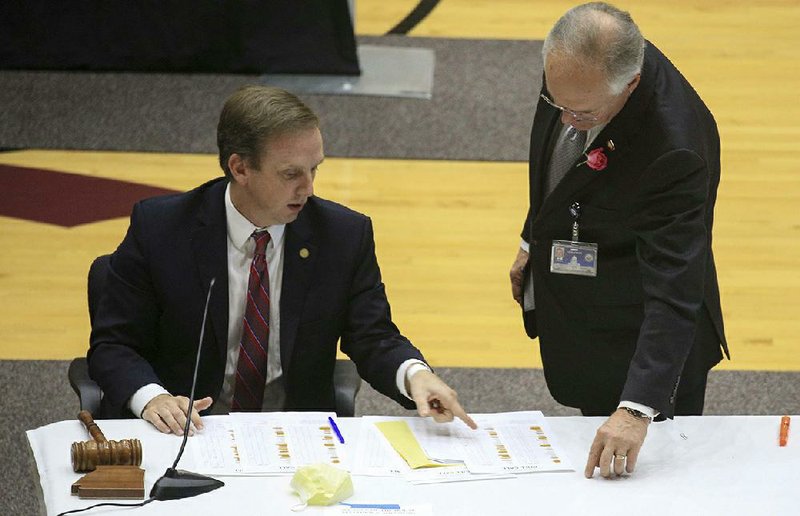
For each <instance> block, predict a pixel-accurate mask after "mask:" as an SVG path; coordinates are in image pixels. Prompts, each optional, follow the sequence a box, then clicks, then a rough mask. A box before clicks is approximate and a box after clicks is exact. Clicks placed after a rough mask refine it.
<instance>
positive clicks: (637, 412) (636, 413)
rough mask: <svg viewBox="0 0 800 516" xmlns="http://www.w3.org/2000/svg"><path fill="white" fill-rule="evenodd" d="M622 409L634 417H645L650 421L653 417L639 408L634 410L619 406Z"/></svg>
mask: <svg viewBox="0 0 800 516" xmlns="http://www.w3.org/2000/svg"><path fill="white" fill-rule="evenodd" d="M620 408H621V409H622V410H624V411H625V412H627V413H628V414H630V415H632V416H633V417H635V418H636V419H646V420H647V421H648V422H652V421H653V418H652V417H650V416H648V415H647V414H645V413H644V412H642V411H641V410H636V409H634V408H630V407H620Z"/></svg>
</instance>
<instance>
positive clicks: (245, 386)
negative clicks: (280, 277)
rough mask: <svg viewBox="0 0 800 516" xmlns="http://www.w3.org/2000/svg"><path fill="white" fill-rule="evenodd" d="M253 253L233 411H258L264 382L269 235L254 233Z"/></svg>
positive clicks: (267, 336)
mask: <svg viewBox="0 0 800 516" xmlns="http://www.w3.org/2000/svg"><path fill="white" fill-rule="evenodd" d="M252 237H253V239H254V240H255V241H256V253H255V255H254V256H253V261H252V263H251V264H250V279H249V282H248V285H247V306H246V308H245V311H244V322H243V323H242V338H241V340H240V342H239V362H238V364H237V365H236V384H235V387H234V389H233V403H232V404H231V410H234V411H260V410H261V405H262V403H263V400H264V385H265V383H266V380H267V350H268V349H269V346H268V343H269V271H268V270H267V257H266V254H265V252H266V249H267V243H268V242H269V233H268V232H266V231H261V232H255V233H253V235H252Z"/></svg>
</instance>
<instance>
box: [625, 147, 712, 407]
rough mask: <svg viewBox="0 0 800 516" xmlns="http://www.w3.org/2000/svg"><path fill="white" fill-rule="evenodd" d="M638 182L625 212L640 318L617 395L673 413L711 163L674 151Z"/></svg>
mask: <svg viewBox="0 0 800 516" xmlns="http://www.w3.org/2000/svg"><path fill="white" fill-rule="evenodd" d="M639 188H640V190H641V195H639V199H641V201H640V203H639V204H637V206H636V207H635V209H634V212H633V213H632V214H630V215H631V220H632V221H633V229H634V231H635V233H636V251H637V260H638V263H639V270H640V273H641V278H642V287H643V290H644V296H645V299H644V322H643V324H642V327H641V330H640V333H639V338H638V341H637V346H636V351H635V353H634V356H633V359H632V361H631V365H630V368H629V371H628V377H627V381H626V384H625V387H624V390H623V393H622V397H621V399H625V400H630V401H635V402H638V403H642V404H644V405H647V406H650V407H653V408H655V409H656V410H658V411H660V412H662V413H663V414H665V415H666V416H668V417H671V416H672V413H673V411H674V395H675V392H676V390H677V386H678V381H679V379H680V373H681V370H682V369H683V364H684V362H685V360H686V357H687V356H688V354H689V351H690V349H691V346H692V343H693V341H694V331H695V320H696V318H697V314H698V312H699V310H700V308H701V307H702V302H703V291H704V284H703V283H704V271H705V267H706V260H707V256H708V236H707V230H706V225H705V211H706V202H707V198H708V171H707V168H706V166H705V163H704V162H703V160H702V159H701V158H700V157H699V156H698V155H697V154H695V153H693V152H691V151H688V150H678V151H672V152H670V153H667V154H665V155H663V156H661V157H660V158H659V159H658V160H656V161H655V162H654V163H653V164H652V165H651V166H650V167H649V168H648V170H647V172H646V173H645V174H644V175H643V176H642V178H641V184H640V186H639Z"/></svg>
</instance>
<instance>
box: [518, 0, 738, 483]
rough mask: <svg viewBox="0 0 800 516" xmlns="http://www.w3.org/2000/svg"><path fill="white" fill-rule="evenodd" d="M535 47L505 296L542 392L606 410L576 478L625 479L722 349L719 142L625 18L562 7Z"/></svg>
mask: <svg viewBox="0 0 800 516" xmlns="http://www.w3.org/2000/svg"><path fill="white" fill-rule="evenodd" d="M542 53H543V56H544V84H543V88H542V93H541V97H540V101H539V103H538V106H537V109H536V115H535V118H534V122H533V130H532V133H531V148H530V209H529V212H528V217H527V220H526V222H525V226H524V229H523V233H522V237H523V243H522V248H521V249H520V250H519V252H518V255H517V258H516V260H515V262H514V264H513V266H512V269H511V283H512V291H513V295H514V298H515V299H516V300H517V301H518V302H519V303H520V304H521V305H522V306H523V309H524V310H523V314H524V322H525V328H526V331H527V333H528V335H529V336H530V337H531V338H535V337H537V336H538V337H539V343H540V350H541V356H542V363H543V365H544V372H545V378H546V380H547V384H548V387H549V389H550V392H551V393H552V395H553V397H554V398H555V399H556V400H558V401H559V402H560V403H563V404H565V405H569V406H573V407H577V408H580V409H581V411H582V412H583V414H584V415H589V416H600V415H603V416H610V417H609V419H608V420H607V421H606V422H605V423H604V424H603V426H602V427H601V428H600V429H599V430H598V433H597V436H596V438H595V441H594V443H593V444H592V447H591V450H590V453H589V459H588V461H587V465H586V470H585V473H586V475H587V476H588V477H591V476H592V475H593V472H594V468H595V467H600V469H601V474H602V475H603V476H612V475H615V474H622V473H623V472H624V471H627V472H628V473H630V472H632V471H633V469H634V466H635V464H636V459H637V456H638V453H639V450H640V448H641V446H642V443H643V442H644V438H645V435H646V433H647V426H648V424H649V423H650V421H651V420H652V419H653V418H656V417H657V418H660V419H663V418H671V417H673V415H675V414H679V415H689V414H701V413H702V410H703V403H704V396H705V388H706V379H707V375H708V370H709V369H710V368H711V367H713V366H714V365H715V364H716V363H718V362H719V361H720V360H721V358H722V351H721V348H723V349H724V350H725V353H726V354H727V344H726V343H725V337H724V332H723V324H722V313H721V308H720V300H719V287H718V285H717V276H716V269H715V265H714V257H713V254H712V251H711V228H712V221H713V212H714V203H715V201H716V195H717V185H718V184H719V174H720V159H719V153H720V151H719V136H718V133H717V127H716V123H715V121H714V118H713V116H712V115H711V113H710V112H709V111H708V109H707V108H706V106H705V105H704V104H703V102H702V100H701V99H700V98H699V96H698V95H697V93H696V92H695V91H694V89H693V88H692V87H691V85H690V84H689V83H688V82H687V81H686V79H685V78H684V77H683V76H682V75H681V74H680V72H678V70H677V69H676V68H675V67H674V66H673V65H672V63H670V61H669V60H668V59H667V58H666V57H664V55H663V54H661V52H659V51H658V49H656V48H655V46H653V45H652V44H651V43H649V42H646V41H645V40H644V38H643V37H642V35H641V33H640V32H639V29H638V27H637V26H636V25H635V23H634V22H633V20H632V19H631V18H630V16H629V15H628V13H626V12H623V11H620V10H618V9H616V8H614V7H612V6H610V5H608V4H604V3H592V4H585V5H582V6H578V7H576V8H573V9H572V10H570V11H568V12H567V13H566V14H565V15H564V16H563V17H562V18H561V19H560V20H559V21H558V22H557V23H556V25H555V26H554V27H553V29H552V31H551V32H550V34H549V35H548V37H547V40H546V41H545V43H544V47H543V50H542Z"/></svg>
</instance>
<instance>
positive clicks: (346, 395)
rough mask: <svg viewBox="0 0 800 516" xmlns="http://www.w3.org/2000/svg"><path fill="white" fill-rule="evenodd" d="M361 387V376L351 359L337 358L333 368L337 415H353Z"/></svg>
mask: <svg viewBox="0 0 800 516" xmlns="http://www.w3.org/2000/svg"><path fill="white" fill-rule="evenodd" d="M359 389H361V377H360V376H359V375H358V370H357V369H356V365H355V364H354V363H353V362H352V361H351V360H337V361H336V365H335V366H334V368H333V390H334V394H335V396H336V415H338V416H339V417H353V416H355V413H356V394H358V390H359Z"/></svg>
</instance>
